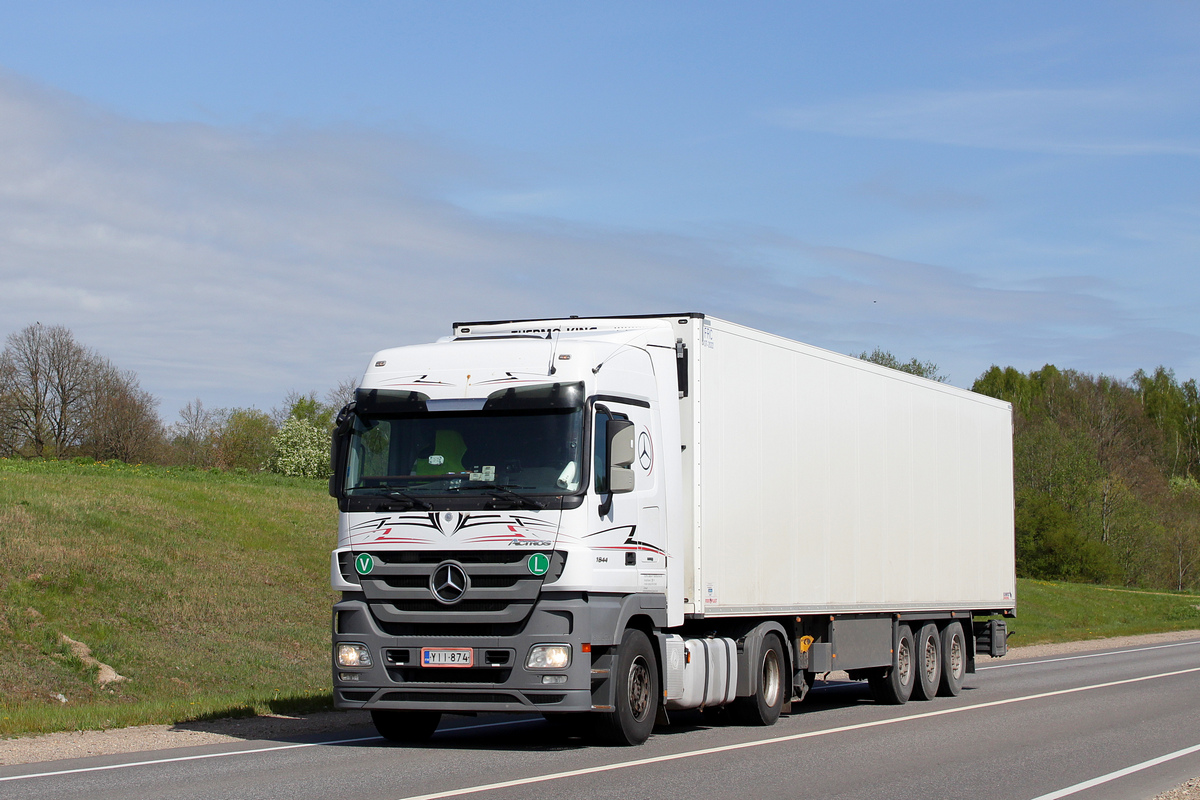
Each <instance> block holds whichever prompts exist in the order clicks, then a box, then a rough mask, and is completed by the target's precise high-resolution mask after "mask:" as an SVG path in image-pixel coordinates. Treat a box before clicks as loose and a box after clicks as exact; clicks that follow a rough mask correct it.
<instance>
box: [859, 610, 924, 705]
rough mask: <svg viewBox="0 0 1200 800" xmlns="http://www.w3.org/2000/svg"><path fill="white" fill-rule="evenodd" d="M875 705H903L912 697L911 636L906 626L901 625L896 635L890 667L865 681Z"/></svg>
mask: <svg viewBox="0 0 1200 800" xmlns="http://www.w3.org/2000/svg"><path fill="white" fill-rule="evenodd" d="M867 681H868V682H869V683H870V685H871V694H873V695H874V696H875V702H876V703H884V704H886V705H893V706H898V705H903V704H904V703H907V702H908V698H909V697H910V696H911V695H912V690H913V683H915V682H916V670H915V669H914V665H913V635H912V630H911V629H910V628H909V627H908V626H907V625H901V626H900V629H899V631H898V632H897V635H896V652H895V653H893V654H892V666H891V667H890V668H889V669H887V670H885V671H882V672H878V673H876V674H874V675H872V676H871V677H869V678H868V679H867Z"/></svg>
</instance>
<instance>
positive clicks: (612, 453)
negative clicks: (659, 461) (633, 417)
mask: <svg viewBox="0 0 1200 800" xmlns="http://www.w3.org/2000/svg"><path fill="white" fill-rule="evenodd" d="M634 433H635V428H634V424H633V423H632V422H630V421H629V420H627V419H614V420H611V421H610V422H609V423H608V490H609V492H611V493H612V494H624V493H625V492H632V491H633V483H634V480H633V477H634V476H633V460H634V458H635V457H636V454H635V452H634V441H633V439H634Z"/></svg>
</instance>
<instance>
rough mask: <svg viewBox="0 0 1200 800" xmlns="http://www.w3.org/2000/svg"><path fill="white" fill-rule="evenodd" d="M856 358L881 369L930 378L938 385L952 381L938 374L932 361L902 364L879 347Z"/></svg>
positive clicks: (910, 361)
mask: <svg viewBox="0 0 1200 800" xmlns="http://www.w3.org/2000/svg"><path fill="white" fill-rule="evenodd" d="M855 358H860V359H862V360H863V361H870V362H871V363H872V364H878V365H879V366H881V367H888V368H890V369H897V370H900V371H901V372H907V373H908V374H909V375H916V376H917V377H919V378H928V379H929V380H931V381H937V382H938V383H946V382H948V381H949V380H950V378H949V377H948V376H946V375H942V374H941V373H939V372H938V367H937V364H935V363H933V362H932V361H918V360H917V359H916V358H912V359H909V360H908V361H907V362H903V363H902V362H901V361H900V359H898V358H896V357H895V356H894V355H892V354H891V353H889V352H887V351H886V350H883V349H881V348H879V347H876V348H875V349H874V350H873V351H872V352H870V353H868V352H867V351H866V350H864V351H862V352H861V353H859V354H858V355H856V356H855Z"/></svg>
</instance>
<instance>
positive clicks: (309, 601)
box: [0, 459, 1200, 736]
mask: <svg viewBox="0 0 1200 800" xmlns="http://www.w3.org/2000/svg"><path fill="white" fill-rule="evenodd" d="M336 524H337V523H336V507H335V506H334V503H333V501H332V500H330V498H329V497H328V495H327V494H326V493H325V487H324V485H323V484H322V483H320V482H317V481H310V480H302V479H289V478H282V477H278V476H273V475H251V474H244V473H243V474H236V473H224V474H221V473H214V472H203V471H197V470H181V469H166V468H162V467H149V466H132V465H125V464H120V463H96V464H81V463H74V462H41V461H32V462H26V461H13V460H4V459H0V736H2V735H12V734H16V733H29V732H37V731H51V730H72V729H79V728H103V727H120V726H125V725H136V724H145V723H164V722H176V721H182V720H187V719H196V718H203V717H216V716H231V715H239V714H252V713H263V712H266V711H301V710H312V709H315V708H323V707H328V706H329V705H330V683H329V682H330V678H329V619H330V606H331V605H332V602H333V600H334V598H335V595H334V593H333V592H332V590H330V589H329V551H330V550H331V549H332V548H333V546H334V544H335V539H336ZM1017 597H1018V604H1019V605H1018V612H1019V615H1020V616H1019V617H1018V619H1016V620H1014V621H1012V622H1011V623H1010V629H1011V631H1012V638H1011V640H1010V644H1012V645H1013V646H1017V645H1023V644H1036V643H1038V642H1045V641H1063V640H1070V639H1085V638H1098V637H1102V636H1116V635H1124V634H1132V633H1147V632H1153V631H1164V630H1180V629H1190V628H1200V610H1197V609H1196V604H1197V603H1200V598H1197V597H1188V596H1181V595H1170V594H1162V593H1157V594H1156V593H1141V592H1128V591H1124V590H1119V589H1118V590H1114V589H1106V588H1102V587H1094V586H1081V585H1073V584H1053V583H1047V582H1042V581H1020V582H1019V585H1018V595H1017ZM64 635H65V636H68V637H70V638H71V639H73V640H76V641H78V642H82V643H84V644H86V645H87V646H88V647H89V648H91V651H92V656H93V657H94V658H95V659H97V660H98V661H100V662H103V663H104V664H107V665H110V666H111V667H113V668H114V669H115V670H116V671H117V672H118V673H119V674H120V675H122V676H124V677H125V678H127V679H128V680H125V681H121V682H117V683H112V684H109V685H108V686H106V687H105V686H101V685H100V684H99V683H98V681H97V678H98V674H97V668H96V666H95V665H91V666H89V664H88V663H85V661H84V660H82V659H81V658H80V657H79V656H78V655H76V654H74V653H73V652H72V649H71V647H70V646H69V644H68V643H66V642H64V641H63V639H62V637H63V636H64ZM60 698H65V700H66V702H62V700H61V699H60Z"/></svg>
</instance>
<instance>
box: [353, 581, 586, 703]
mask: <svg viewBox="0 0 1200 800" xmlns="http://www.w3.org/2000/svg"><path fill="white" fill-rule="evenodd" d="M333 610H334V615H333V648H334V652H336V650H337V645H338V644H339V643H340V642H357V643H360V644H363V645H365V646H366V647H367V649H368V650H369V651H370V654H371V666H370V667H365V668H357V669H351V668H345V667H339V666H338V665H337V663H336V660H334V663H333V697H334V705H335V706H336V707H337V708H347V709H350V708H368V709H396V710H412V711H417V710H426V711H444V712H451V713H453V712H495V711H518V712H519V711H525V712H528V711H533V712H542V713H567V712H576V711H590V710H592V707H593V704H592V690H593V685H592V678H593V674H592V657H591V654H590V653H585V652H583V647H582V645H583V644H584V643H586V642H588V641H589V640H588V637H587V634H586V632H587V630H588V625H587V624H586V623H587V620H588V604H587V601H586V600H585V599H584V598H583V597H582V596H581V595H579V594H570V593H568V594H564V595H563V596H559V597H556V596H555V595H553V594H543V595H542V596H541V597H539V598H538V600H537V602H536V604H535V606H534V608H533V610H532V611H531V612H530V614H529V616H528V617H527V618H526V620H525V622H524V624H523V625H521V626H520V630H519V632H516V633H511V634H506V635H488V634H478V633H459V632H458V631H456V628H457V627H458V626H455V625H444V626H436V627H434V626H420V630H421V632H418V633H412V632H406V633H404V634H402V635H393V634H390V633H388V632H386V631H385V630H384V629H383V627H382V626H381V625H380V624H379V623H378V622H377V620H376V619H375V617H374V616H373V615H372V613H371V610H370V607H369V606H368V604H367V602H366V600H365V599H364V598H363V597H362V595H357V594H348V595H346V597H345V598H344V599H343V600H342V601H341V602H339V603H337V604H336V605H335V606H334V609H333ZM537 644H569V645H570V646H571V663H570V664H569V665H568V666H567V667H565V668H563V669H527V668H526V667H525V659H526V657H527V656H528V654H529V650H530V648H531V647H533V646H534V645H537ZM425 647H447V648H463V649H465V648H468V647H469V648H471V650H472V651H473V652H472V655H473V659H472V660H473V663H474V666H472V667H444V666H443V667H422V666H421V649H422V648H425ZM548 675H549V676H565V679H566V680H565V682H564V683H545V682H544V681H543V677H544V676H548ZM351 676H352V677H351ZM554 680H561V678H555V679H554Z"/></svg>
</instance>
